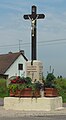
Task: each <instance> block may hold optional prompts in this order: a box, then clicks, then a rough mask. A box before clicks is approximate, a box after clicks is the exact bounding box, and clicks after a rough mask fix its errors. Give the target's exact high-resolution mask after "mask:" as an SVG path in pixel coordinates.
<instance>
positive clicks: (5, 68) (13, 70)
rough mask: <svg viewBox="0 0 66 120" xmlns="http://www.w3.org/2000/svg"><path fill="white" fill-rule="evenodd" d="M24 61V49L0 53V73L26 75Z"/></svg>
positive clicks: (25, 59)
mask: <svg viewBox="0 0 66 120" xmlns="http://www.w3.org/2000/svg"><path fill="white" fill-rule="evenodd" d="M26 61H28V59H27V58H26V57H25V55H24V51H23V50H21V51H20V52H16V53H12V52H9V53H8V54H1V55H0V75H8V78H9V77H11V76H24V77H25V76H26Z"/></svg>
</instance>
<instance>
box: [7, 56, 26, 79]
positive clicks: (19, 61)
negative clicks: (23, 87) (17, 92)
mask: <svg viewBox="0 0 66 120" xmlns="http://www.w3.org/2000/svg"><path fill="white" fill-rule="evenodd" d="M18 64H23V70H20V71H19V70H18ZM5 74H8V75H9V76H8V77H11V76H16V75H17V76H18V75H19V76H24V77H26V60H25V59H24V58H23V56H22V55H20V56H19V57H18V58H17V59H16V60H15V62H14V63H13V64H12V65H11V66H10V68H9V69H8V70H7V71H6V72H5Z"/></svg>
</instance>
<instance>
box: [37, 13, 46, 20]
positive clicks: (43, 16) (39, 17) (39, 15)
mask: <svg viewBox="0 0 66 120" xmlns="http://www.w3.org/2000/svg"><path fill="white" fill-rule="evenodd" d="M42 18H45V15H44V14H37V19H42Z"/></svg>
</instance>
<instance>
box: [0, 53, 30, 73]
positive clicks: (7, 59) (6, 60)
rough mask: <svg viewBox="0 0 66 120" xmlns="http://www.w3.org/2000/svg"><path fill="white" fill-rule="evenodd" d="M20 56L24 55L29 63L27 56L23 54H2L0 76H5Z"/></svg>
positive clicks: (0, 56) (0, 57)
mask: <svg viewBox="0 0 66 120" xmlns="http://www.w3.org/2000/svg"><path fill="white" fill-rule="evenodd" d="M20 55H22V56H23V57H24V59H25V60H26V61H28V59H27V58H26V57H25V55H24V54H23V53H22V52H17V53H12V52H9V53H8V54H1V55H0V74H4V73H5V72H6V71H7V69H8V68H9V67H10V66H11V65H12V64H13V63H14V62H15V60H16V59H17V58H18V57H19V56H20Z"/></svg>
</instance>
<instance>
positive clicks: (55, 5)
mask: <svg viewBox="0 0 66 120" xmlns="http://www.w3.org/2000/svg"><path fill="white" fill-rule="evenodd" d="M32 5H35V6H37V13H38V14H45V18H44V19H41V20H37V60H40V61H42V63H43V68H44V76H46V74H47V71H48V72H50V71H49V68H50V65H51V68H52V70H53V69H54V75H55V76H60V75H62V76H63V77H66V0H0V54H7V53H8V52H10V51H11V52H18V51H19V49H21V50H24V51H25V56H26V57H27V58H28V59H29V60H30V59H31V46H30V42H31V22H30V20H24V18H23V15H24V14H31V7H32Z"/></svg>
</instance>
